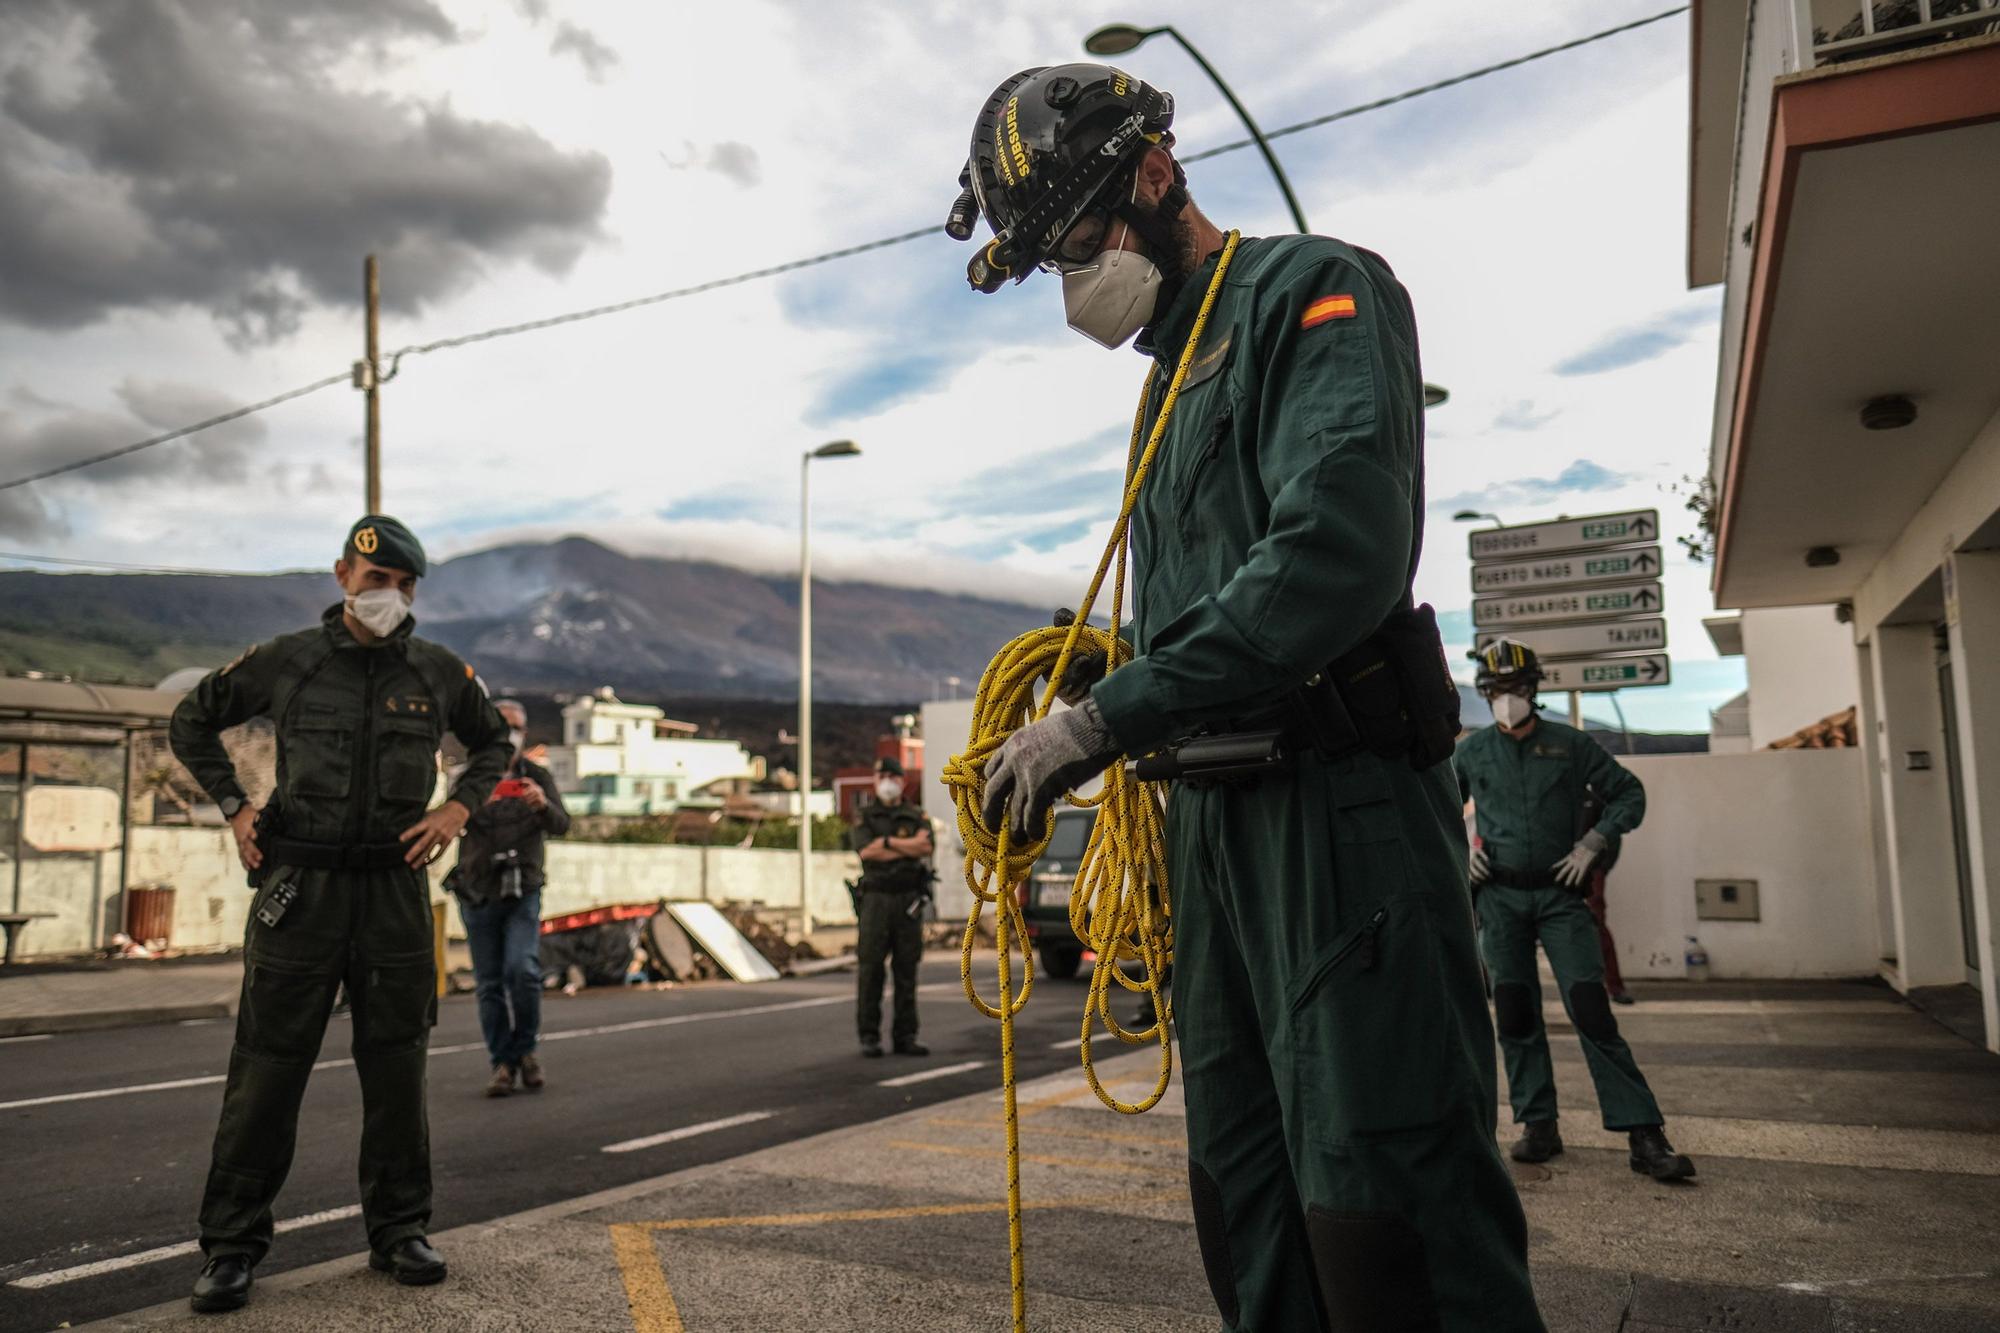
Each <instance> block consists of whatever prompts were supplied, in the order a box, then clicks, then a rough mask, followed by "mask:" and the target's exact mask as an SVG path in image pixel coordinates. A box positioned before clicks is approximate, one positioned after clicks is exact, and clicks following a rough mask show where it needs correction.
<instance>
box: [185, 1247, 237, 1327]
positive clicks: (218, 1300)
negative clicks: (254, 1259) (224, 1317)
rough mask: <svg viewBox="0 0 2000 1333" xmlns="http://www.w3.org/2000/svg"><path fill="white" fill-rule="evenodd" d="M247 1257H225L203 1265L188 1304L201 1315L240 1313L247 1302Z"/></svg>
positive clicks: (232, 1255)
mask: <svg viewBox="0 0 2000 1333" xmlns="http://www.w3.org/2000/svg"><path fill="white" fill-rule="evenodd" d="M250 1266H251V1265H250V1256H249V1255H247V1254H224V1255H220V1256H218V1257H216V1258H214V1259H210V1260H209V1261H208V1262H207V1263H205V1264H203V1265H202V1268H201V1276H200V1277H198V1278H196V1279H195V1280H194V1294H193V1295H192V1296H189V1297H188V1304H189V1305H192V1306H193V1307H194V1308H195V1309H196V1310H199V1311H200V1312H201V1313H203V1314H214V1313H216V1312H218V1311H221V1310H240V1309H242V1308H243V1305H244V1303H245V1302H246V1301H248V1300H249V1299H250Z"/></svg>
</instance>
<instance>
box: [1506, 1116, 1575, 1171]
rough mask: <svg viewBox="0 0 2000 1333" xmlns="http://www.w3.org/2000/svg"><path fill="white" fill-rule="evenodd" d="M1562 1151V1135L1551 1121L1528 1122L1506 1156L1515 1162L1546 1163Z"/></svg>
mask: <svg viewBox="0 0 2000 1333" xmlns="http://www.w3.org/2000/svg"><path fill="white" fill-rule="evenodd" d="M1562 1150H1563V1140H1562V1135H1561V1133H1559V1132H1558V1131H1557V1129H1556V1122H1555V1121H1553V1120H1530V1121H1529V1122H1528V1123H1527V1124H1525V1125H1523V1126H1521V1137H1520V1138H1518V1139H1516V1140H1514V1146H1513V1147H1511V1148H1509V1149H1508V1150H1507V1155H1508V1156H1509V1157H1511V1158H1513V1159H1514V1160H1515V1161H1517V1162H1546V1161H1548V1160H1549V1158H1551V1157H1554V1156H1556V1155H1557V1154H1558V1153H1560V1152H1562Z"/></svg>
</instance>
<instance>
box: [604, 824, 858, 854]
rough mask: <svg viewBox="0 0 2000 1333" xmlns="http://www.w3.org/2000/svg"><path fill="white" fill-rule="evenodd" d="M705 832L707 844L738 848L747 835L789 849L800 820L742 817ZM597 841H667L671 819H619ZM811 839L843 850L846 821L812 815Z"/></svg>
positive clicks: (817, 845)
mask: <svg viewBox="0 0 2000 1333" xmlns="http://www.w3.org/2000/svg"><path fill="white" fill-rule="evenodd" d="M708 831H709V838H708V845H709V846H711V847H741V846H743V845H744V840H745V839H746V838H747V839H748V840H749V844H748V845H749V846H752V847H767V848H776V849H779V850H787V851H788V850H792V849H795V848H796V847H797V846H798V845H799V823H798V821H797V820H796V819H766V820H763V821H762V822H760V823H755V824H753V823H750V822H749V821H747V820H742V819H725V820H722V821H721V822H719V823H717V824H713V825H711V826H710V827H709V830H708ZM598 841H600V842H621V843H645V844H650V845H661V844H668V843H672V842H673V841H674V823H673V820H671V819H629V820H621V821H620V822H619V823H618V824H617V825H616V826H615V827H614V828H612V829H611V831H610V832H608V833H606V834H605V835H604V836H603V837H602V838H600V839H598ZM812 842H813V850H815V851H821V852H837V851H841V850H843V849H844V848H845V847H846V846H847V821H846V820H844V819H841V818H840V817H839V816H837V815H823V816H818V817H815V818H814V820H813V831H812Z"/></svg>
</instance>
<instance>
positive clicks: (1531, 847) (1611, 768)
mask: <svg viewBox="0 0 2000 1333" xmlns="http://www.w3.org/2000/svg"><path fill="white" fill-rule="evenodd" d="M1477 657H1478V661H1479V671H1478V675H1477V679H1476V684H1477V687H1478V689H1479V693H1480V696H1481V697H1482V698H1484V699H1486V700H1487V701H1488V702H1489V703H1491V704H1492V705H1493V718H1494V725H1493V726H1491V727H1487V728H1484V729H1482V730H1480V731H1476V732H1474V733H1473V734H1472V735H1470V736H1468V737H1466V739H1465V740H1464V741H1462V742H1461V743H1460V744H1459V747H1458V756H1457V764H1458V782H1459V792H1460V794H1461V796H1469V797H1471V798H1472V800H1473V802H1474V803H1475V806H1476V808H1477V818H1478V828H1479V846H1478V847H1476V848H1474V849H1473V852H1472V863H1471V879H1472V884H1473V891H1474V893H1475V894H1476V895H1477V896H1476V898H1475V899H1474V904H1475V906H1476V908H1477V910H1478V915H1479V944H1480V950H1481V953H1482V954H1483V955H1484V957H1485V959H1486V968H1487V971H1488V973H1489V974H1490V975H1491V976H1492V979H1493V1014H1494V1025H1495V1026H1496V1027H1497V1028H1498V1029H1499V1033H1500V1050H1501V1053H1502V1055H1503V1056H1504V1057H1505V1060H1506V1065H1507V1092H1508V1096H1509V1099H1510V1100H1511V1102H1512V1103H1513V1108H1514V1122H1515V1123H1516V1124H1518V1125H1520V1126H1522V1133H1521V1137H1520V1139H1519V1141H1517V1142H1516V1143H1515V1144H1514V1146H1513V1148H1512V1149H1511V1150H1510V1151H1511V1152H1512V1154H1513V1157H1514V1160H1516V1161H1518V1162H1545V1161H1547V1160H1548V1159H1549V1158H1551V1157H1553V1156H1555V1155H1556V1154H1557V1153H1559V1152H1561V1151H1562V1150H1563V1145H1562V1135H1561V1133H1560V1132H1559V1131H1558V1129H1557V1127H1556V1080H1555V1066H1554V1065H1553V1064H1552V1063H1551V1061H1550V1059H1549V1034H1548V1030H1547V1028H1546V1027H1545V1026H1544V1025H1543V1022H1542V984H1541V976H1540V973H1539V971H1538V970H1537V968H1536V964H1535V944H1536V942H1537V941H1540V943H1541V946H1542V948H1543V949H1544V950H1545V951H1547V953H1548V956H1549V966H1550V968H1551V969H1552V970H1553V971H1554V972H1555V976H1556V986H1557V988H1558V989H1559V990H1560V991H1561V993H1562V1003H1563V1008H1564V1010H1565V1011H1566V1012H1567V1013H1568V1014H1569V1019H1570V1022H1571V1023H1572V1024H1573V1025H1574V1026H1575V1028H1576V1035H1577V1040H1579V1041H1580V1042H1582V1043H1583V1054H1584V1062H1585V1063H1586V1064H1587V1065H1588V1066H1589V1068H1590V1077H1591V1081H1592V1082H1593V1083H1595V1084H1596V1085H1597V1101H1598V1106H1599V1109H1600V1110H1601V1111H1602V1112H1603V1117H1604V1127H1605V1128H1606V1129H1609V1130H1624V1131H1626V1135H1627V1140H1628V1142H1629V1143H1630V1146H1631V1159H1630V1160H1631V1166H1632V1169H1633V1170H1634V1171H1638V1172H1642V1173H1644V1174H1646V1175H1649V1176H1652V1177H1653V1178H1654V1179H1655V1180H1685V1179H1686V1178H1688V1177H1689V1176H1692V1175H1693V1174H1694V1173H1695V1170H1694V1163H1693V1162H1691V1161H1689V1160H1688V1159H1687V1158H1686V1157H1684V1156H1682V1155H1681V1154H1679V1153H1677V1152H1675V1151H1674V1150H1673V1146H1672V1145H1671V1144H1669V1143H1668V1142H1667V1136H1666V1133H1665V1131H1664V1129H1663V1128H1662V1117H1661V1115H1660V1106H1659V1103H1658V1102H1656V1101H1655V1100H1654V1099H1653V1092H1652V1089H1651V1088H1649V1087H1648V1086H1647V1085H1646V1076H1645V1075H1644V1074H1641V1073H1640V1072H1639V1066H1638V1064H1637V1062H1635V1061H1634V1060H1633V1058H1632V1048H1631V1047H1630V1046H1628V1045H1626V1043H1625V1039H1624V1038H1623V1037H1622V1036H1620V1035H1619V1034H1618V1020H1617V1019H1616V1018H1614V1017H1612V1014H1611V1004H1610V996H1609V995H1608V994H1607V992H1606V991H1605V987H1604V956H1603V952H1602V950H1601V949H1600V947H1599V944H1598V938H1597V924H1596V922H1595V920H1594V919H1593V918H1592V916H1591V913H1590V908H1589V907H1588V906H1587V905H1586V904H1585V902H1584V895H1585V893H1586V892H1587V891H1588V888H1589V885H1590V879H1591V875H1592V873H1593V871H1595V870H1596V868H1597V863H1598V861H1599V860H1600V859H1601V858H1602V856H1603V855H1604V853H1605V851H1606V849H1607V848H1608V847H1609V846H1610V844H1611V840H1612V839H1614V838H1617V837H1620V836H1621V835H1623V834H1626V833H1630V832H1631V831H1632V830H1633V829H1635V828H1637V827H1638V826H1639V821H1640V820H1641V819H1643V818H1644V817H1645V814H1646V791H1645V788H1644V787H1643V786H1642V785H1641V784H1640V782H1639V779H1638V778H1636V777H1634V776H1633V775H1632V772H1631V770H1629V769H1627V768H1625V767H1623V766H1622V765H1620V764H1619V763H1618V761H1617V760H1615V759H1613V758H1612V757H1611V756H1610V755H1609V754H1608V753H1606V751H1605V749H1604V747H1603V746H1601V745H1599V744H1598V743H1597V742H1596V741H1594V740H1592V739H1591V738H1590V737H1589V736H1587V735H1585V734H1584V733H1583V732H1581V731H1578V730H1576V729H1575V728H1574V727H1568V726H1564V725H1563V724H1562V723H1560V722H1555V721H1552V720H1550V719H1548V718H1545V717H1540V716H1538V715H1537V713H1536V708H1537V705H1536V703H1535V692H1536V689H1537V687H1538V686H1539V685H1540V683H1541V679H1542V668H1541V663H1540V662H1539V661H1538V660H1537V659H1536V657H1535V654H1534V650H1533V649H1530V648H1528V647H1527V646H1526V645H1524V644H1520V643H1516V642H1514V641H1513V640H1511V639H1500V640H1498V641H1496V642H1494V643H1492V644H1490V645H1488V646H1487V648H1486V649H1485V651H1484V652H1481V653H1479V654H1478V655H1477ZM1580 812H1595V818H1590V817H1589V815H1588V814H1585V815H1584V818H1583V819H1579V814H1580ZM1579 823H1583V824H1584V825H1585V826H1584V827H1583V828H1581V829H1579V828H1578V825H1579Z"/></svg>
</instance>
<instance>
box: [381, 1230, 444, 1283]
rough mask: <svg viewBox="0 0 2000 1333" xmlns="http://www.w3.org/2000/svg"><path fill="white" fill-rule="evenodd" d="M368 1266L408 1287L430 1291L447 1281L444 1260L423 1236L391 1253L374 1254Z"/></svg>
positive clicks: (392, 1248) (400, 1244) (393, 1247)
mask: <svg viewBox="0 0 2000 1333" xmlns="http://www.w3.org/2000/svg"><path fill="white" fill-rule="evenodd" d="M368 1266H369V1267H370V1268H372V1269H374V1270H375V1271H376V1272H378V1273H388V1274H391V1275H392V1276H394V1277H395V1279H396V1281H398V1282H400V1283H402V1284H403V1285H404V1286H406V1287H428V1286H430V1285H431V1284H432V1283H433V1282H442V1281H444V1256H443V1255H441V1254H439V1253H438V1252H437V1251H436V1250H434V1249H432V1248H431V1243H430V1242H429V1241H427V1240H425V1239H424V1238H423V1237H422V1236H410V1237H408V1238H407V1239H404V1240H399V1241H397V1242H396V1243H395V1244H394V1245H391V1246H390V1247H389V1248H388V1250H386V1251H383V1250H370V1251H369V1252H368Z"/></svg>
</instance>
